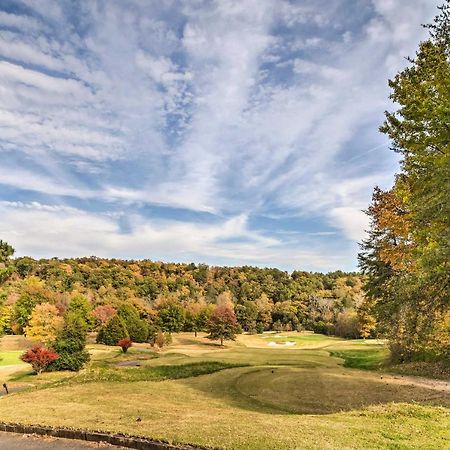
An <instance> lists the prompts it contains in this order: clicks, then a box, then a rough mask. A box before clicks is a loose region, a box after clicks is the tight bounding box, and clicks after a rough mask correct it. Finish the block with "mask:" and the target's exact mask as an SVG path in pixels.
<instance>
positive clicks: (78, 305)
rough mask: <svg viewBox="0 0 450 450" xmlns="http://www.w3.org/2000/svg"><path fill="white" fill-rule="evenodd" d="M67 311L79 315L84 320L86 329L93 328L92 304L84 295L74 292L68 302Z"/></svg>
mask: <svg viewBox="0 0 450 450" xmlns="http://www.w3.org/2000/svg"><path fill="white" fill-rule="evenodd" d="M67 313H68V314H76V315H79V316H80V317H81V318H82V319H83V320H84V321H85V322H86V325H87V328H88V330H92V329H93V328H94V326H95V317H94V315H93V314H92V305H91V304H90V303H89V300H88V299H87V298H86V297H85V296H84V295H81V294H75V296H74V297H73V298H72V300H71V301H70V303H69V308H68V309H67Z"/></svg>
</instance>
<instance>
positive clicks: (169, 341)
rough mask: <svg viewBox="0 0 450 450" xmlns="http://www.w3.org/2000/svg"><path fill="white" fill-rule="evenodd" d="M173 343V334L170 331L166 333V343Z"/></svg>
mask: <svg viewBox="0 0 450 450" xmlns="http://www.w3.org/2000/svg"><path fill="white" fill-rule="evenodd" d="M171 343H172V335H171V334H170V333H164V344H165V345H170V344H171Z"/></svg>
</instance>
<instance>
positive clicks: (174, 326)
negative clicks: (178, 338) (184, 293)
mask: <svg viewBox="0 0 450 450" xmlns="http://www.w3.org/2000/svg"><path fill="white" fill-rule="evenodd" d="M184 321H185V312H184V309H183V307H182V306H181V304H180V303H178V302H177V301H174V300H169V301H167V302H164V303H162V304H161V306H160V308H159V310H158V316H157V319H156V322H157V325H158V326H159V328H161V330H163V331H167V332H168V333H178V332H180V331H181V330H182V329H183V326H184Z"/></svg>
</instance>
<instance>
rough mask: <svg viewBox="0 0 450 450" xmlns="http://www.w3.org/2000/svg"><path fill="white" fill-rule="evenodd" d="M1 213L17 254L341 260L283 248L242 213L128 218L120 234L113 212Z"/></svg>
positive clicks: (315, 263)
mask: <svg viewBox="0 0 450 450" xmlns="http://www.w3.org/2000/svg"><path fill="white" fill-rule="evenodd" d="M0 214H1V216H2V223H1V226H0V234H1V236H2V239H6V240H7V241H9V242H12V243H14V246H15V248H16V250H17V255H18V256H22V255H25V254H29V253H31V254H32V255H33V256H36V257H51V256H55V255H57V256H60V257H77V256H84V255H89V254H95V255H97V256H101V257H117V256H122V257H126V258H130V257H138V258H152V259H159V258H162V257H164V258H167V255H169V257H170V256H171V257H172V258H174V259H176V260H183V261H195V262H202V261H205V259H209V258H210V257H211V255H212V254H213V255H215V258H217V259H222V260H223V261H224V262H228V263H230V264H256V265H261V266H273V265H277V266H279V267H285V268H291V267H294V266H297V267H300V266H301V267H309V268H310V269H311V270H318V269H319V268H324V267H325V268H326V267H328V268H330V269H331V268H336V267H339V264H341V265H342V264H343V261H344V258H343V257H342V256H339V257H336V256H333V255H331V256H330V255H329V254H327V251H328V249H323V250H321V251H318V250H317V249H304V250H301V251H298V250H295V249H292V248H288V247H285V246H283V243H282V242H280V241H277V240H275V239H273V238H268V237H266V236H264V235H263V234H260V233H255V232H254V231H250V230H249V229H248V226H247V220H246V217H245V216H242V215H241V216H236V217H234V218H231V219H229V220H223V221H221V222H219V223H216V224H209V225H208V224H199V223H194V222H177V221H167V220H166V221H161V220H155V221H149V220H146V219H144V218H142V217H141V216H132V217H131V218H130V219H131V220H130V225H131V231H130V232H127V233H123V232H122V231H121V230H120V228H119V226H118V223H117V215H116V214H107V213H105V214H95V213H88V212H85V211H80V210H78V209H76V208H71V207H66V206H64V205H45V204H41V203H37V202H33V203H23V202H0ZM36 236H39V239H36ZM236 239H238V241H236ZM62 242H63V243H64V245H63V246H62V245H61V243H62Z"/></svg>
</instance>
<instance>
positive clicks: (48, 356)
mask: <svg viewBox="0 0 450 450" xmlns="http://www.w3.org/2000/svg"><path fill="white" fill-rule="evenodd" d="M20 358H21V360H22V361H23V362H26V363H28V364H31V367H32V368H33V370H34V371H35V372H36V373H37V374H38V375H39V374H40V373H42V372H43V371H44V370H45V369H46V368H47V367H48V366H49V365H50V363H52V362H53V361H56V360H57V359H58V358H59V355H58V353H56V352H55V351H53V350H52V349H50V348H46V347H43V346H42V345H36V346H35V347H33V348H30V349H29V350H27V351H26V352H25V353H24V354H23V355H22V356H21V357H20Z"/></svg>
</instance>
